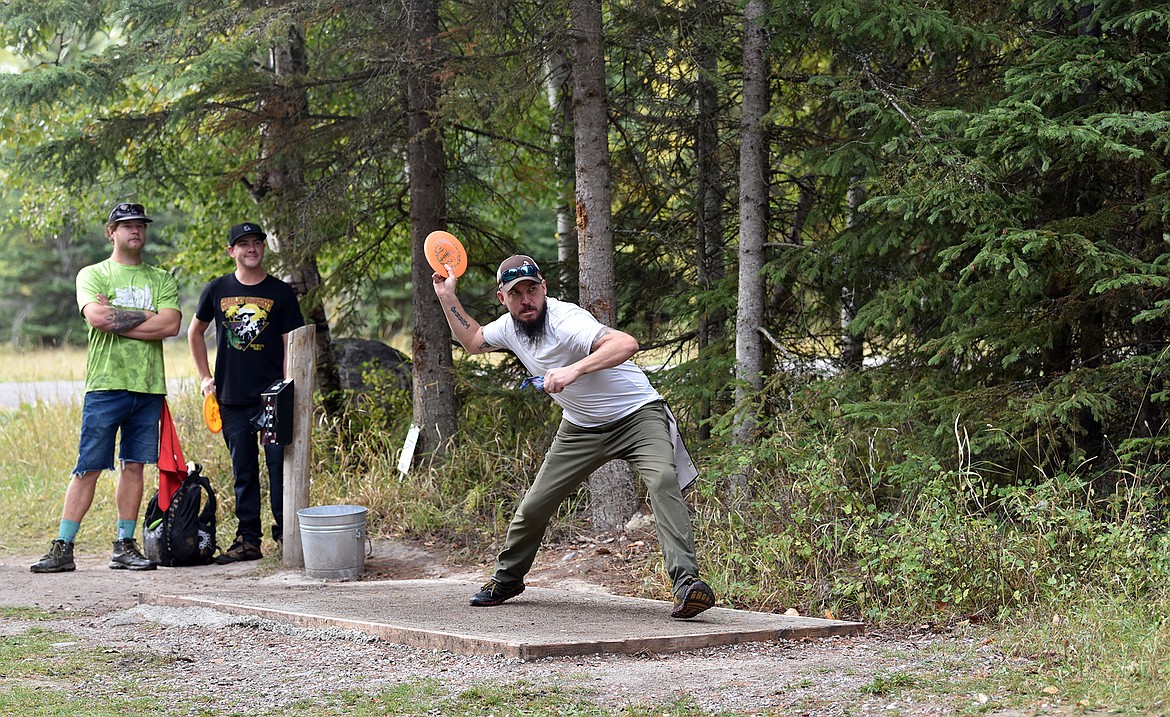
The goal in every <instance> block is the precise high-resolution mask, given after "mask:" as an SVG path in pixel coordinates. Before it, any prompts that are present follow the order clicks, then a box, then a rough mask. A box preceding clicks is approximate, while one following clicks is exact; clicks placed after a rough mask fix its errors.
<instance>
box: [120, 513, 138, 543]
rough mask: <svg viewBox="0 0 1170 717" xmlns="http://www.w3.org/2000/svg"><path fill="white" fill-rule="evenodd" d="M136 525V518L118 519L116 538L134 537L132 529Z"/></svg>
mask: <svg viewBox="0 0 1170 717" xmlns="http://www.w3.org/2000/svg"><path fill="white" fill-rule="evenodd" d="M137 527H138V521H137V520H122V519H121V518H119V519H118V540H125V539H126V538H133V537H134V530H135V529H136V528H137Z"/></svg>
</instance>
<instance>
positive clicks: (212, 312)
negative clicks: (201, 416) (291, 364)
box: [195, 274, 305, 406]
mask: <svg viewBox="0 0 1170 717" xmlns="http://www.w3.org/2000/svg"><path fill="white" fill-rule="evenodd" d="M195 318H197V319H199V320H200V321H206V322H208V323H209V324H214V325H215V333H216V345H217V350H216V354H215V393H216V398H218V399H219V402H220V403H222V404H224V405H226V406H241V405H248V404H253V403H258V402H259V401H260V394H261V393H263V391H264V389H266V388H268V387H269V386H271V385H272V384H273V382H275V381H279V380H280V379H282V378H284V335H285V334H287V333H288V332H290V331H292V330H294V329H297V328H300V327H301V326H303V325H304V323H305V320H304V318H303V317H302V316H301V307H300V305H299V304H298V303H297V295H296V292H295V291H294V290H293V288H292V287H291V286H289V285H288V284H286V283H285V282H283V281H281V280H280V279H277V278H276V277H275V276H271V275H269V276H267V277H265V278H264V281H262V282H260V283H259V284H256V285H255V286H247V285H245V284H241V283H240V282H239V280H238V279H236V275H235V274H225V275H223V276H221V277H219V278H217V279H212V280H211V281H210V282H209V283H208V284H207V286H205V287H204V288H203V293H202V294H201V295H200V296H199V305H198V306H197V307H196V309H195Z"/></svg>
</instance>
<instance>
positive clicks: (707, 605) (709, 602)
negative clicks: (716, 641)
mask: <svg viewBox="0 0 1170 717" xmlns="http://www.w3.org/2000/svg"><path fill="white" fill-rule="evenodd" d="M713 607H715V593H713V592H708V591H706V590H691V591H690V592H688V593H687V594H686V597H684V598H683V601H682V604H681V605H679V606H678V607H676V608H675V609H674V611H673V612H671V613H670V616H671V617H673V618H674V619H676V620H687V619H689V618H692V617H694V616H696V615H698V614H699V613H701V612H706V611H707V610H710V609H711V608H713Z"/></svg>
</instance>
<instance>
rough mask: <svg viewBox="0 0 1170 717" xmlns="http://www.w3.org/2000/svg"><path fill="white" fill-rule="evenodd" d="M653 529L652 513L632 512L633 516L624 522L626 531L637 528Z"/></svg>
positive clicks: (636, 529)
mask: <svg viewBox="0 0 1170 717" xmlns="http://www.w3.org/2000/svg"><path fill="white" fill-rule="evenodd" d="M653 529H654V514H653V513H634V517H633V518H630V520H629V522H627V523H626V532H627V533H633V532H635V531H639V530H653Z"/></svg>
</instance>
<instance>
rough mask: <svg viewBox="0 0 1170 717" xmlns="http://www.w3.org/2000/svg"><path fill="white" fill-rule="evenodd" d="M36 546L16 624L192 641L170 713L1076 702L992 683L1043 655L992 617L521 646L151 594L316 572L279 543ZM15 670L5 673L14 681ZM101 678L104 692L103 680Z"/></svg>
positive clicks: (395, 564)
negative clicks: (412, 689) (445, 696)
mask: <svg viewBox="0 0 1170 717" xmlns="http://www.w3.org/2000/svg"><path fill="white" fill-rule="evenodd" d="M653 550H654V549H653V548H652V547H650V546H649V545H648V544H647V542H646V541H639V540H637V539H629V538H623V539H618V540H613V541H608V542H606V541H593V540H589V539H585V538H582V539H578V540H577V541H575V542H570V543H567V544H563V545H556V546H549V547H547V548H545V549H544V550H542V553H541V556H540V558H539V559H538V561H537V564H536V566H535V567H534V569H533V572H532V573H531V574H530V576H529V580H528V582H529V584H530V585H533V586H541V587H558V588H565V589H581V590H604V591H607V592H610V593H613V594H622V595H630V594H641V595H642V596H645V591H644V590H643V591H642V592H640V593H639V588H640V587H641V586H640V584H639V582H638V580H637V579H636V578H634V577H632V576H633V575H635V574H636V573H637V571H633V570H631V569H630V565H631V563H636V562H638V561H642V560H652V559H654V556H653ZM36 558H37V556H18V557H12V556H8V557H5V558H4V559H3V563H2V564H0V606H16V607H39V608H41V609H43V610H46V611H48V612H49V613H50V615H51V616H52V617H51V619H49V620H37V621H36V622H35V623H33V622H31V621H26V620H25V619H22V618H15V617H10V618H6V619H5V620H4V621H3V622H2V623H0V635H11V634H16V633H19V632H21V631H23V630H26V629H28V628H29V627H30V626H32V625H34V624H35V626H36V627H37V628H41V629H53V630H59V631H62V632H64V633H68V634H70V635H72V636H73V639H75V640H76V643H77V644H78V645H86V646H96V647H98V648H100V649H103V650H113V651H118V652H122V653H125V654H127V655H131V654H141V653H146V654H153V655H162V656H169V657H180V658H181V660H182V664H183V665H184V668H183V669H184V670H185V672H184V674H182V676H181V678H180V677H175V678H168V677H161V678H159V679H160V683H161V684H160V687H166V689H165V690H162V689H160V690H156V693H157V694H166V695H168V696H167V698H166V699H167V700H168V701H169V709H168V712H167V713H168V714H180V715H184V714H200V715H206V714H278V713H279V712H280V709H281V708H282V706H284V707H287V706H288V705H291V704H293V703H295V702H297V701H299V700H305V699H320V698H321V696H322V695H327V694H329V693H332V692H336V691H341V690H351V689H362V690H371V691H373V690H378V689H388V688H390V687H393V686H394V685H396V684H400V683H403V682H411V681H414V680H419V679H427V678H433V679H437V680H439V681H440V682H441V683H442V684H443V685H444V686H446V687H447V688H448V689H450V690H452V691H453V692H454V693H457V692H459V691H461V690H464V689H466V688H468V687H471V686H475V685H483V684H493V685H504V686H523V685H528V686H532V685H536V686H541V685H546V686H555V687H557V688H559V689H575V690H578V691H579V692H580V694H583V695H585V696H587V697H588V699H590V700H592V701H594V702H596V703H598V704H601V705H604V706H605V707H607V708H608V709H610V710H611V712H612V713H614V714H621V713H623V712H624V710H625V709H626V708H628V707H629V706H631V705H643V706H644V705H649V706H657V705H662V706H663V707H666V706H667V705H672V704H676V703H677V702H678V701H679V700H684V701H687V702H689V704H690V705H691V707H689V708H686V709H684V712H685V711H686V710H687V709H693V710H694V713H695V714H721V713H731V714H768V715H889V716H891V717H892V716H894V715H907V716H909V715H914V716H919V717H924V716H927V715H952V714H972V713H974V714H989V715H1001V716H1006V715H1013V716H1019V715H1057V714H1066V712H1065V711H1064V710H1063V709H1061V707H1060V706H1059V699H1058V696H1057V697H1056V698H1054V697H1052V696H1048V695H1043V694H1038V695H1037V696H1036V699H1035V700H1034V701H1033V702H1030V703H1031V704H1034V707H1033V708H1030V709H1029V710H1027V711H1018V710H1017V711H1008V710H1006V709H1004V708H1002V707H1000V706H999V705H1002V704H1007V700H1006V696H1004V695H997V694H990V695H989V694H984V693H981V692H980V691H979V690H980V688H979V686H978V685H980V684H981V683H980V682H979V680H980V678H981V677H983V676H986V675H988V674H989V673H991V672H992V671H997V670H1001V669H1005V668H1006V669H1018V670H1021V671H1027V670H1029V669H1031V665H1029V664H1028V662H1027V661H1026V660H1021V659H1017V658H1013V657H1010V656H1008V655H1005V654H1003V653H1002V652H1001V651H1000V650H999V649H998V647H997V645H996V643H995V641H994V638H993V636H990V635H989V634H988V633H987V632H985V631H981V630H980V628H979V627H978V626H970V625H954V626H929V625H924V626H921V627H919V628H917V629H907V630H897V631H884V630H872V629H871V630H869V631H868V632H867V633H866V634H864V635H861V636H856V637H838V638H823V639H810V640H802V641H776V642H767V643H749V644H741V645H736V646H732V647H724V648H711V649H706V650H699V651H694V652H687V653H679V654H671V655H655V654H638V655H630V656H615V655H595V656H588V657H566V658H546V659H542V660H536V661H533V662H520V661H516V660H509V659H504V658H502V657H496V658H491V657H468V656H458V655H452V654H449V653H443V652H438V651H430V650H421V649H417V648H410V647H406V646H402V645H394V644H389V643H385V642H381V641H378V640H377V639H374V638H370V637H369V636H367V635H362V634H358V633H353V632H349V631H343V630H332V631H331V630H310V629H305V628H296V627H292V626H287V625H280V624H277V623H274V622H272V621H269V620H264V619H259V618H255V617H240V616H229V615H226V614H221V613H217V612H215V611H211V610H207V609H204V608H165V607H158V606H149V605H138V604H137V595H138V594H139V593H141V592H150V591H155V592H158V591H159V590H160V589H165V590H166V591H168V592H171V593H185V594H195V595H197V594H198V593H199V592H200V591H202V590H214V589H216V588H219V587H223V586H225V585H230V586H232V587H241V586H249V587H254V588H255V589H256V590H257V591H263V590H264V589H265V587H266V586H271V585H274V584H279V583H283V582H289V581H292V582H296V581H303V580H305V578H304V577H303V576H302V575H301V574H300V572H299V571H286V570H283V569H282V568H281V566H280V564H279V561H278V560H276V559H272V558H267V559H265V560H263V561H259V562H255V563H242V564H236V565H225V566H207V567H201V568H186V569H160V570H157V571H152V572H141V573H129V572H126V571H116V570H109V569H108V568H107V567H106V560H107V553H105V552H101V553H99V552H97V549H96V548H95V549H94V552H92V553H85V554H83V555H82V556H81V558H80V559H79V565H78V570H77V572H74V573H66V574H60V575H34V574H32V573H30V572H29V571H28V565H29V564H31V563H32V562H34V561H35V560H36ZM486 572H487V565H486V563H485V564H483V565H469V564H459V563H455V562H453V561H452V560H451V559H450V557H449V556H447V555H445V554H443V552H442V550H441V549H440V548H439V547H438V546H435V545H431V544H426V543H414V542H407V541H401V540H383V541H378V542H377V543H376V545H375V548H374V553H373V555H372V556H371V557H370V558H369V559H368V561H367V565H366V572H365V574H364V575H363V578H362V579H364V580H394V579H419V578H455V579H468V580H473V581H477V582H478V581H480V580H482V579H483V578H484V576H485V575H486ZM424 599H425V598H424ZM64 644H73V643H72V642H69V643H64ZM66 649H68V648H66ZM3 686H4V680H3V679H0V696H2V694H3ZM86 687H87V689H90V690H98V691H99V693H100V690H101V689H102V688H103V686H102V685H93V684H89V685H86ZM107 687H108V686H107ZM240 688H246V689H240ZM983 689H986V688H983ZM209 695H214V697H209ZM208 699H212V700H213V701H214V706H212V705H209V704H208V702H207V700H208ZM0 701H2V700H0ZM209 708H210V709H209ZM671 714H680V713H679V712H672V713H671Z"/></svg>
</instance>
